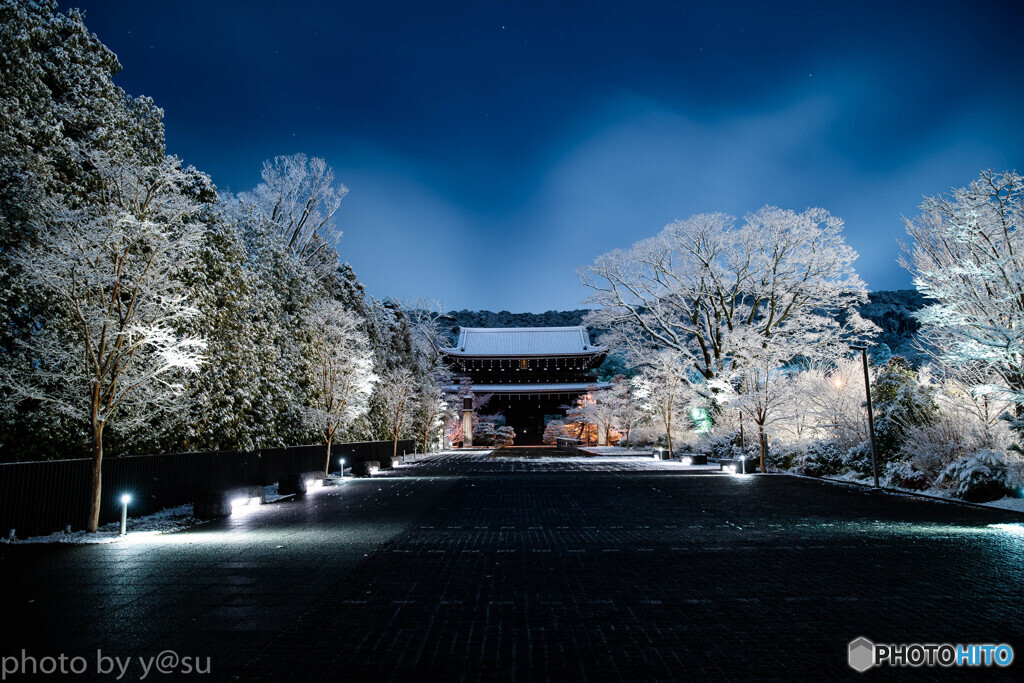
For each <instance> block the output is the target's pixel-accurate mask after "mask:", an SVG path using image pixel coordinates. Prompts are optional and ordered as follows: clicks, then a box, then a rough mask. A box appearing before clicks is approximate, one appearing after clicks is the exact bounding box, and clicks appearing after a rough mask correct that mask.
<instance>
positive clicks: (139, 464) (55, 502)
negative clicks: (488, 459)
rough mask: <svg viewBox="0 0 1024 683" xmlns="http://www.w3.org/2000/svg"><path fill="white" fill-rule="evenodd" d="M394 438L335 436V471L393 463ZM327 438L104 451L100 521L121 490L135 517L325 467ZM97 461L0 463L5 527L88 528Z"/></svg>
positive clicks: (408, 448)
mask: <svg viewBox="0 0 1024 683" xmlns="http://www.w3.org/2000/svg"><path fill="white" fill-rule="evenodd" d="M393 445H394V442H392V441H364V442H360V443H341V444H334V446H333V447H332V448H331V466H330V469H331V471H335V470H337V468H338V459H339V458H345V462H346V465H347V464H350V463H353V462H360V461H365V460H378V461H380V462H381V464H382V465H383V466H387V465H388V464H390V458H391V453H392V448H393ZM412 451H413V443H412V441H411V440H402V441H399V442H398V452H399V454H401V453H404V452H410V453H411V452H412ZM325 455H326V454H325V452H324V446H323V445H319V446H289V447H286V448H267V449H264V450H260V451H252V452H239V451H212V452H206V453H169V454H165V455H138V456H130V457H123V458H104V460H103V472H102V482H103V488H102V494H103V495H102V499H101V506H100V524H101V525H103V524H107V523H108V522H113V521H115V520H117V519H119V518H120V515H121V502H120V501H121V496H122V495H123V494H126V493H127V494H128V495H130V496H131V497H132V502H131V504H130V505H129V507H128V510H129V514H130V515H131V516H132V517H137V516H140V515H148V514H152V513H154V512H158V511H160V510H163V509H164V508H168V507H175V506H177V505H185V504H187V503H191V502H193V501H195V499H196V497H197V496H199V495H202V494H204V493H213V492H216V491H222V490H224V489H229V488H234V487H238V486H267V485H270V484H273V483H275V482H277V481H278V480H279V479H280V478H281V476H282V475H284V474H288V473H292V472H312V471H314V470H323V468H324V456H325ZM91 473H92V461H91V460H90V459H88V458H83V459H76V460H46V461H42V462H15V463H7V464H0V534H3V535H4V536H6V535H7V534H8V532H9V530H10V529H14V530H16V533H17V535H18V537H19V538H24V537H26V536H36V535H39V534H46V533H51V532H54V531H60V530H61V529H63V528H64V527H65V526H66V525H68V524H70V525H71V528H72V530H79V529H84V528H85V527H86V524H87V522H88V517H89V500H90V495H89V493H90V491H89V482H90V477H91Z"/></svg>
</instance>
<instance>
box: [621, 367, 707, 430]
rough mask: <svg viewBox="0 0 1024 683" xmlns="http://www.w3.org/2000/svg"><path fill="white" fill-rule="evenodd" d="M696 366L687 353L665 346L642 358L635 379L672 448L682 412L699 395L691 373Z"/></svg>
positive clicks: (643, 401)
mask: <svg viewBox="0 0 1024 683" xmlns="http://www.w3.org/2000/svg"><path fill="white" fill-rule="evenodd" d="M693 369H694V368H693V363H692V362H691V361H690V357H689V356H688V355H686V354H684V353H681V352H679V351H676V350H674V349H662V350H660V351H656V352H653V353H649V354H647V355H646V357H644V358H643V366H642V369H641V371H640V374H639V375H637V376H636V377H635V378H634V379H633V382H634V386H635V395H636V397H637V398H638V399H640V401H641V405H643V406H644V408H645V409H646V410H647V411H648V412H650V413H651V414H652V415H654V416H655V420H656V421H657V422H658V424H659V425H660V426H661V428H662V429H664V430H665V439H666V442H667V445H668V448H669V450H672V449H673V445H672V443H673V436H674V435H675V433H676V432H677V431H678V430H679V428H680V424H679V423H680V414H681V413H684V412H685V411H687V410H689V408H690V407H691V406H692V405H693V403H694V401H695V400H696V398H697V391H696V389H695V387H694V383H693V382H692V379H691V376H690V373H691V371H693Z"/></svg>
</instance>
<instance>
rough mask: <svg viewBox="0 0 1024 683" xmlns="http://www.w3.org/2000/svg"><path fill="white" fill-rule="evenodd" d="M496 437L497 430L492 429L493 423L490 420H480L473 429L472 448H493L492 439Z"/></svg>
mask: <svg viewBox="0 0 1024 683" xmlns="http://www.w3.org/2000/svg"><path fill="white" fill-rule="evenodd" d="M496 436H497V430H496V429H495V427H494V423H493V422H491V421H490V420H483V419H481V420H480V421H479V422H477V423H476V426H475V427H473V445H474V446H493V445H494V439H495V437H496Z"/></svg>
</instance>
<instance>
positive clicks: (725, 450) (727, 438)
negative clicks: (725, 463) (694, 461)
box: [697, 432, 743, 459]
mask: <svg viewBox="0 0 1024 683" xmlns="http://www.w3.org/2000/svg"><path fill="white" fill-rule="evenodd" d="M739 442H740V433H739V432H727V433H725V434H718V435H715V436H709V437H707V438H705V439H702V440H701V441H699V442H698V443H697V447H698V448H699V449H700V450H701V451H703V452H704V453H707V454H708V455H710V456H711V457H712V458H718V459H721V458H738V457H740V456H741V455H742V454H743V451H742V449H741V448H740V446H739Z"/></svg>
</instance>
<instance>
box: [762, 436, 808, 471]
mask: <svg viewBox="0 0 1024 683" xmlns="http://www.w3.org/2000/svg"><path fill="white" fill-rule="evenodd" d="M805 451H806V449H805V448H804V447H802V446H800V445H799V444H791V443H782V442H779V441H776V442H775V443H773V444H772V447H771V449H769V451H768V463H767V464H768V467H769V468H771V469H776V470H789V469H793V468H794V467H796V465H797V464H798V463H799V462H800V458H801V457H803V455H804V452H805Z"/></svg>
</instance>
